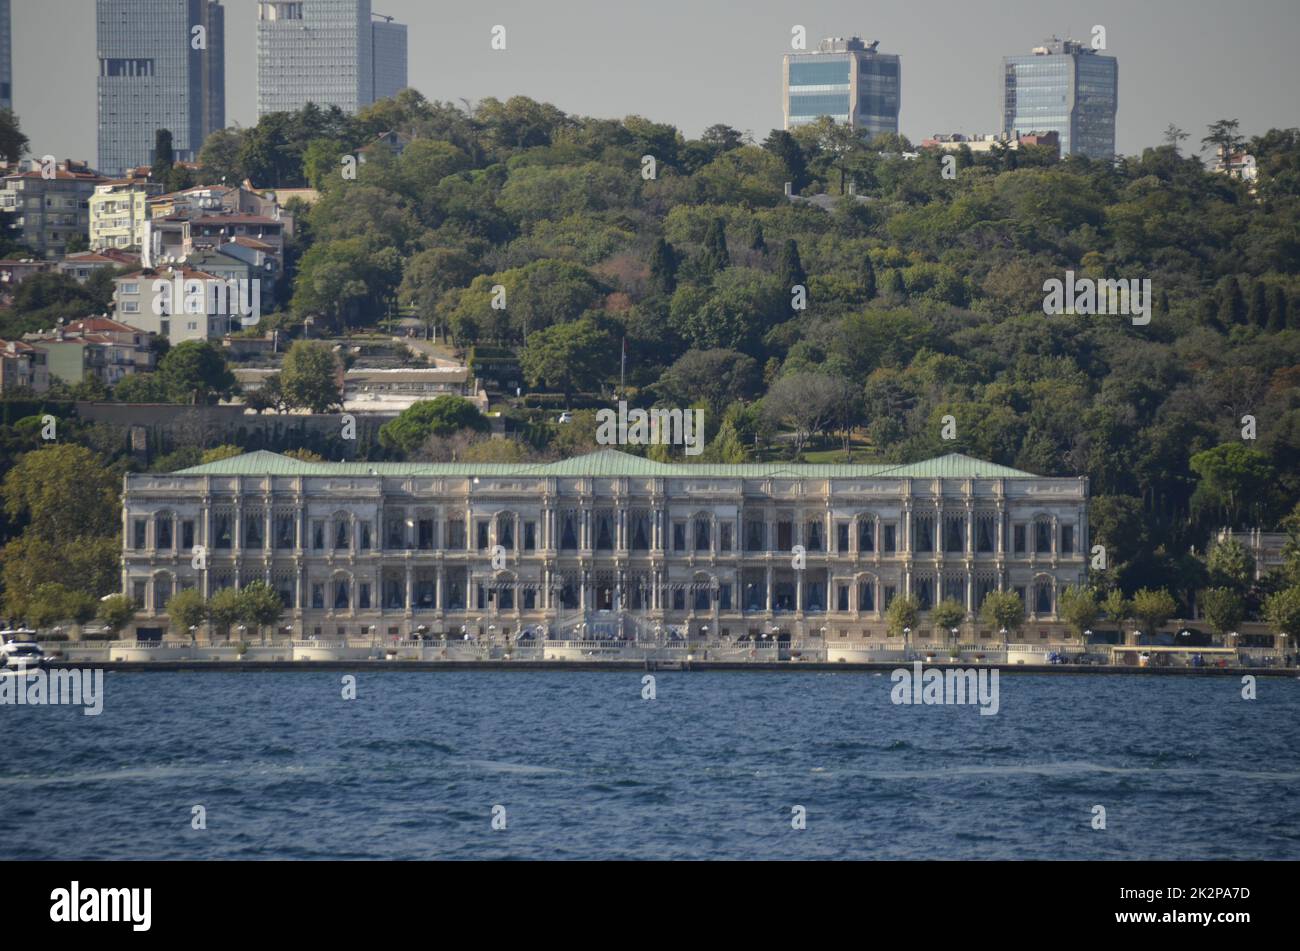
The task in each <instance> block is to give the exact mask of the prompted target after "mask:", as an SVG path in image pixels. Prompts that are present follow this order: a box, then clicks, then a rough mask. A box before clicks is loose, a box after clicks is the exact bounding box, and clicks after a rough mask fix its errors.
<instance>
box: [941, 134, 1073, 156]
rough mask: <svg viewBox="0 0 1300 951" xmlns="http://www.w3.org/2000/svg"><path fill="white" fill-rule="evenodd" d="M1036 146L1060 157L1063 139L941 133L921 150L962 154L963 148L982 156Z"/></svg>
mask: <svg viewBox="0 0 1300 951" xmlns="http://www.w3.org/2000/svg"><path fill="white" fill-rule="evenodd" d="M1035 145H1039V146H1046V147H1047V148H1050V149H1052V150H1053V151H1055V152H1056V154H1057V155H1058V156H1059V155H1060V152H1061V138H1060V136H1058V135H1057V134H1056V133H1055V132H1043V133H1037V132H1028V133H1023V134H1021V133H1016V134H1015V135H1006V134H1003V133H996V132H995V133H988V134H986V135H963V134H962V133H960V132H949V133H939V134H936V135H934V136H932V137H930V138H928V139H926V140H925V141H923V142H922V143H921V148H923V149H938V150H939V151H940V152H960V151H961V150H962V149H963V148H966V149H970V151H971V152H973V153H975V154H980V153H987V152H995V151H998V150H999V149H1004V150H1006V151H1008V152H1018V151H1020V150H1021V149H1023V148H1026V147H1027V146H1035Z"/></svg>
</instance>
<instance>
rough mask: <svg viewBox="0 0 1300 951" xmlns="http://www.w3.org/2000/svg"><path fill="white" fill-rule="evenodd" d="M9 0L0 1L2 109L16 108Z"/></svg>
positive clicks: (0, 107) (0, 86)
mask: <svg viewBox="0 0 1300 951" xmlns="http://www.w3.org/2000/svg"><path fill="white" fill-rule="evenodd" d="M12 36H13V31H12V27H10V25H9V0H0V109H12V108H13V107H14V79H13V76H14V58H13V43H12V41H11V39H10V38H11V37H12Z"/></svg>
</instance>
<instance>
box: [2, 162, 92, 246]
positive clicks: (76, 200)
mask: <svg viewBox="0 0 1300 951" xmlns="http://www.w3.org/2000/svg"><path fill="white" fill-rule="evenodd" d="M103 182H104V179H103V177H102V176H100V175H99V173H98V172H96V171H94V170H93V169H91V168H90V166H88V165H86V163H84V162H74V161H72V160H71V159H69V160H67V161H64V162H60V163H58V164H56V165H50V166H46V165H43V164H42V163H41V162H39V161H33V162H31V164H30V166H29V167H28V168H27V170H25V171H22V170H20V171H16V172H11V173H10V174H8V175H5V176H4V190H3V191H0V212H8V213H9V214H11V215H12V216H13V217H12V219H11V223H12V226H13V229H14V232H15V238H16V239H17V240H18V241H20V242H22V243H23V244H25V245H26V246H27V247H29V248H31V249H32V250H33V251H35V252H36V253H38V254H41V255H43V256H45V257H62V256H63V255H64V254H66V253H67V252H68V246H69V243H72V242H75V241H76V240H77V239H87V238H88V235H89V233H90V199H91V197H92V196H93V195H94V194H95V189H96V188H97V187H98V186H99V185H101V184H103Z"/></svg>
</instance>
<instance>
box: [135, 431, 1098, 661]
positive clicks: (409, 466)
mask: <svg viewBox="0 0 1300 951" xmlns="http://www.w3.org/2000/svg"><path fill="white" fill-rule="evenodd" d="M122 527H123V536H124V537H123V561H122V588H123V591H124V592H125V593H126V594H128V595H129V596H131V597H133V598H134V599H135V601H136V602H137V603H138V604H139V605H140V607H141V610H142V611H144V612H145V614H146V615H148V616H150V617H152V618H154V619H155V620H156V621H157V622H161V621H162V619H163V614H164V606H165V605H166V603H167V601H168V599H169V598H170V597H171V595H172V593H174V592H175V591H177V590H179V589H182V588H191V587H192V588H197V589H198V590H199V591H201V592H202V593H203V594H204V595H205V596H210V595H212V594H214V593H215V592H217V591H218V590H221V589H223V588H228V587H235V586H237V587H242V586H246V585H248V584H250V583H252V582H254V581H263V582H266V583H268V584H270V585H271V586H272V587H273V588H274V589H275V590H276V591H277V592H279V594H280V597H281V599H282V601H283V602H284V604H285V606H286V615H285V623H287V624H291V625H292V626H293V628H294V630H295V631H297V632H298V633H299V634H300V635H307V636H310V635H313V634H319V635H325V636H328V637H334V636H337V635H339V634H346V635H353V636H355V635H358V634H365V633H367V632H373V631H378V632H379V633H380V634H381V635H383V636H385V637H387V636H403V637H410V636H412V635H413V634H415V633H421V632H428V633H432V634H435V635H436V634H449V635H454V636H460V632H461V631H462V630H465V631H475V632H479V633H482V632H483V631H485V630H486V629H487V627H488V626H495V627H496V628H497V629H498V630H501V631H503V632H507V633H508V632H520V631H523V630H531V631H534V632H537V634H538V635H539V636H543V635H549V636H551V637H569V636H572V632H573V631H575V630H578V629H579V626H580V625H586V627H585V628H582V630H585V631H586V632H588V633H589V634H590V633H607V634H612V635H630V634H633V633H647V632H648V631H649V630H652V629H653V628H655V627H658V626H662V627H665V628H671V629H676V630H679V631H682V632H688V633H689V634H691V635H698V634H700V633H701V632H703V633H707V634H710V635H712V636H719V635H724V636H725V635H730V636H732V637H738V636H744V635H754V634H757V633H760V632H761V633H764V634H766V633H768V632H773V633H777V634H779V635H781V636H784V635H789V636H792V637H799V638H802V637H810V636H824V637H825V638H827V640H828V641H829V640H831V639H841V638H843V639H847V640H863V639H866V640H881V641H884V640H886V639H887V633H886V622H885V611H886V609H887V608H888V606H889V604H890V603H891V601H892V600H893V599H894V598H896V597H898V596H900V595H909V596H912V597H915V598H916V599H917V601H918V602H919V604H920V606H921V608H922V610H923V611H928V610H929V609H930V608H931V607H933V606H934V605H935V604H936V603H937V602H938V601H940V600H941V599H944V598H953V599H955V600H957V601H958V602H960V603H961V604H962V605H964V606H965V607H966V609H967V611H968V612H970V614H971V615H972V616H973V615H974V614H975V613H976V612H977V611H978V609H979V607H980V605H981V604H982V603H983V601H984V599H985V598H986V597H987V596H988V594H989V593H990V592H992V591H995V590H1010V591H1015V592H1017V593H1018V594H1020V596H1021V597H1022V598H1023V600H1024V602H1025V604H1026V609H1027V613H1028V617H1029V628H1030V631H1029V632H1028V635H1027V636H1030V637H1042V638H1046V637H1047V636H1048V635H1049V631H1051V632H1053V633H1055V631H1052V629H1053V628H1056V627H1057V619H1056V610H1057V603H1058V599H1059V596H1060V593H1061V592H1062V591H1063V590H1064V588H1065V587H1066V586H1067V585H1072V584H1079V583H1081V582H1082V581H1083V580H1084V578H1085V573H1086V567H1087V564H1086V560H1085V553H1086V552H1087V550H1088V537H1089V536H1088V484H1087V480H1086V479H1084V478H1045V477H1040V476H1036V475H1032V474H1030V473H1027V472H1021V471H1018V470H1015V469H1009V468H1006V467H1004V466H998V465H993V464H990V463H986V462H981V461H979V460H976V459H971V458H969V457H966V456H961V455H950V456H945V457H942V458H939V459H932V460H929V461H927V462H920V463H914V464H911V465H795V464H788V463H771V464H750V465H683V464H667V463H657V462H653V461H650V460H647V459H643V458H640V457H636V456H631V455H627V454H625V453H621V452H617V451H614V450H604V451H600V452H596V453H593V454H591V455H587V456H581V457H578V458H575V459H569V460H565V461H561V462H554V463H548V464H517V465H503V464H485V463H478V464H475V463H443V464H434V463H378V462H357V463H328V462H326V463H310V462H303V461H300V460H296V459H292V458H289V457H285V456H280V455H276V454H274V453H268V452H257V453H249V454H246V455H242V456H237V457H235V458H232V459H226V460H222V461H221V462H215V463H209V464H207V465H201V466H197V467H194V468H191V469H185V470H182V471H179V472H174V473H146V474H132V475H127V476H126V477H125V485H124V494H123V510H122ZM196 546H197V547H196ZM196 551H197V552H199V553H201V554H202V555H203V557H202V558H201V559H195V558H194V554H195V552H196ZM196 564H200V565H202V567H197V568H196V567H195V565H196ZM924 618H925V615H924V614H923V623H922V627H926V628H928V627H930V625H928V624H926V623H925V621H924ZM967 627H968V628H969V631H968V633H969V635H970V636H972V637H975V638H983V639H989V640H990V641H992V640H994V639H998V638H1001V639H1003V640H1005V637H1004V636H1002V635H1001V634H1000V632H997V631H990V630H988V628H987V625H983V624H982V623H980V622H978V621H971V622H969V623H968V625H967ZM705 629H707V631H706V630H705ZM924 634H925V632H923V631H918V632H916V635H917V637H922V636H923V635H924Z"/></svg>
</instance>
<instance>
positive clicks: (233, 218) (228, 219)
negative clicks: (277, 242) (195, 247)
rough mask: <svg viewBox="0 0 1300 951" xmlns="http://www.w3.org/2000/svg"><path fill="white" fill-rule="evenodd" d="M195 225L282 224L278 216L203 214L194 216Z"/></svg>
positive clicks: (193, 222)
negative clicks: (198, 216) (199, 216)
mask: <svg viewBox="0 0 1300 951" xmlns="http://www.w3.org/2000/svg"><path fill="white" fill-rule="evenodd" d="M191 223H192V224H196V225H226V224H233V225H282V224H284V222H283V221H281V220H280V219H278V218H267V217H266V216H264V215H205V216H204V217H202V218H195V219H193V220H192V222H191Z"/></svg>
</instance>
